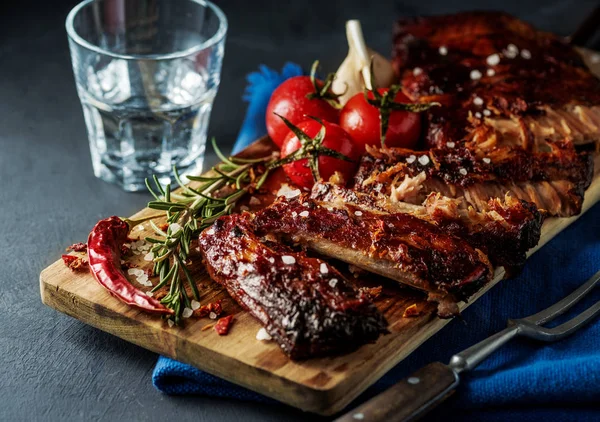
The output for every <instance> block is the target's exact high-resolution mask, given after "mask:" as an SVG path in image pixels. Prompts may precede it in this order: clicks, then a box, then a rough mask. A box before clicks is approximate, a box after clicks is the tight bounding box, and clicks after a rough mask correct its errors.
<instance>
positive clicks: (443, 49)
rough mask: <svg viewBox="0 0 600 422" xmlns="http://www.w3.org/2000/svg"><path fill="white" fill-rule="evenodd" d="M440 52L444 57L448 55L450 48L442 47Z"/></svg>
mask: <svg viewBox="0 0 600 422" xmlns="http://www.w3.org/2000/svg"><path fill="white" fill-rule="evenodd" d="M438 52H439V53H440V54H441V55H442V56H445V55H446V54H448V48H447V47H446V46H445V45H442V46H441V47H440V48H439V49H438Z"/></svg>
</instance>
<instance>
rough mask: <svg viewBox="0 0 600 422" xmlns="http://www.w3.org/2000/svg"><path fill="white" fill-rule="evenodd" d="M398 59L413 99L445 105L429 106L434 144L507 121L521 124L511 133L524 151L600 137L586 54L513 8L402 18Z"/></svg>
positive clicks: (594, 82) (599, 96)
mask: <svg viewBox="0 0 600 422" xmlns="http://www.w3.org/2000/svg"><path fill="white" fill-rule="evenodd" d="M393 62H394V63H393V64H394V68H395V70H396V73H397V74H398V76H399V77H400V79H401V82H402V86H403V87H404V88H403V89H404V91H405V93H406V94H407V95H409V96H410V97H411V98H412V99H414V100H418V99H422V100H427V101H430V100H438V101H440V102H441V103H443V104H445V105H447V107H442V108H437V109H433V110H432V111H431V113H428V129H427V132H426V139H427V141H428V144H429V146H438V147H443V146H444V145H445V144H446V142H448V141H451V142H456V141H459V140H462V139H469V138H470V137H471V136H472V133H473V131H475V130H476V129H477V128H481V127H487V128H492V129H494V130H495V129H497V128H498V127H500V126H503V125H509V126H513V127H514V128H515V129H516V131H513V133H516V134H517V137H516V138H514V139H512V140H511V139H510V137H508V138H509V139H508V140H509V141H510V142H512V143H515V141H517V142H516V143H517V144H519V145H521V146H522V147H523V148H524V149H526V150H529V149H530V147H531V144H532V142H531V141H534V142H535V141H537V140H541V139H547V138H550V139H553V140H560V139H563V138H565V137H567V138H569V139H570V140H571V141H573V142H575V143H577V144H584V143H591V142H598V140H600V131H599V130H598V129H599V128H600V107H598V106H599V105H600V82H599V81H598V79H597V78H596V77H595V76H594V75H593V74H592V73H591V72H590V71H589V69H588V68H587V67H586V65H585V63H584V61H583V59H582V57H581V56H580V54H579V53H578V52H577V51H576V50H575V49H574V48H573V47H572V46H570V45H568V43H567V42H566V40H564V39H562V38H559V37H557V36H555V35H553V34H549V33H545V32H541V31H537V30H536V29H534V28H533V27H532V26H531V25H529V24H527V23H525V22H523V21H520V20H519V19H517V18H515V17H513V16H510V15H508V14H505V13H499V12H467V13H458V14H455V15H447V16H431V17H422V18H409V19H401V20H400V21H398V22H397V24H396V26H395V28H394V51H393ZM415 69H418V71H415ZM497 134H498V135H499V136H500V138H502V137H504V135H505V133H503V131H502V130H499V131H497Z"/></svg>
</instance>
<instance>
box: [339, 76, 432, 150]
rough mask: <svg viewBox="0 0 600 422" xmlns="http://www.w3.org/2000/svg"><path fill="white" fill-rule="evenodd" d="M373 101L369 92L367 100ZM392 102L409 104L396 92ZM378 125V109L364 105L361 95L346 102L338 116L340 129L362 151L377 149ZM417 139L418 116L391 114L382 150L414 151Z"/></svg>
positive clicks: (419, 129) (418, 134) (381, 89)
mask: <svg viewBox="0 0 600 422" xmlns="http://www.w3.org/2000/svg"><path fill="white" fill-rule="evenodd" d="M378 91H379V93H381V94H383V93H384V92H387V91H388V88H380V89H378ZM373 98H374V97H373V93H372V92H369V99H373ZM394 102H397V103H410V102H411V101H410V99H409V98H408V97H407V96H406V95H404V94H403V93H402V92H398V93H397V94H396V97H395V98H394ZM380 122H381V117H380V111H379V109H378V108H377V107H375V106H373V105H371V104H369V103H367V101H366V100H365V97H364V94H363V93H358V94H356V95H355V96H353V97H352V98H350V100H349V101H348V102H347V103H346V105H345V106H344V108H343V109H342V112H341V113H340V126H341V127H342V128H343V129H344V130H345V131H346V132H348V134H349V135H350V136H351V137H352V139H353V140H354V142H355V143H356V144H357V145H359V146H361V148H362V151H364V150H365V145H381V129H380ZM420 136H421V116H419V114H418V113H412V112H409V111H394V110H392V112H391V113H390V117H389V124H388V129H387V132H386V135H385V145H386V146H388V147H402V148H414V147H415V145H416V144H417V142H418V141H419V137H420Z"/></svg>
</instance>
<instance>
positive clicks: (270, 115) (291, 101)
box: [266, 76, 340, 148]
mask: <svg viewBox="0 0 600 422" xmlns="http://www.w3.org/2000/svg"><path fill="white" fill-rule="evenodd" d="M316 83H317V86H318V87H322V86H323V81H320V80H318V79H317V80H316ZM315 92H316V89H315V86H314V85H313V83H312V81H311V80H310V77H309V76H295V77H293V78H290V79H288V80H287V81H285V82H284V83H282V84H281V85H279V86H278V87H277V89H276V90H275V91H273V94H272V95H271V99H270V101H269V105H268V106H267V118H266V121H267V122H266V123H267V132H268V133H269V136H270V137H271V139H272V140H273V142H275V143H276V144H277V146H278V147H280V148H281V145H282V144H283V140H284V139H285V137H286V136H287V134H288V133H290V130H289V128H288V127H287V126H286V125H285V123H283V121H282V120H281V118H279V117H278V116H276V115H275V114H274V113H277V114H279V115H281V116H283V117H285V118H286V119H288V120H289V121H290V122H292V123H293V124H295V125H297V124H298V123H300V122H301V121H303V120H305V119H306V116H313V117H318V118H320V119H321V120H324V121H327V122H332V123H337V122H338V119H339V114H340V112H339V110H337V109H336V108H335V107H333V106H332V105H331V104H329V103H328V102H327V101H326V100H325V99H323V98H312V99H310V98H308V96H310V94H313V93H315ZM330 95H331V96H332V97H333V94H330Z"/></svg>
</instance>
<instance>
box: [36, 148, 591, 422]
mask: <svg viewBox="0 0 600 422" xmlns="http://www.w3.org/2000/svg"><path fill="white" fill-rule="evenodd" d="M270 148H272V144H271V142H270V141H269V140H267V139H263V140H261V141H259V142H257V143H255V144H253V145H251V146H250V147H249V148H248V149H246V150H245V151H244V155H252V156H262V155H263V154H264V153H266V152H268V151H269V150H270ZM596 161H597V164H598V160H596ZM596 176H597V174H596ZM598 200H600V178H599V177H595V178H594V181H593V183H592V185H591V186H590V188H589V189H588V191H587V193H586V198H585V202H584V205H583V210H584V212H585V211H587V210H588V209H589V208H590V207H591V206H592V205H593V204H595V203H596V202H597V201H598ZM153 213H155V211H151V210H148V209H144V210H142V211H140V212H139V213H137V214H135V216H134V217H142V216H146V215H151V214H153ZM576 219H577V216H576V217H571V218H562V219H556V218H554V219H549V220H547V221H546V222H545V224H544V227H543V231H542V238H541V241H540V243H539V245H538V246H537V247H536V248H534V249H533V250H532V251H530V254H532V253H534V252H535V251H536V250H538V249H539V248H541V247H542V246H543V245H544V244H546V243H547V242H548V241H549V240H550V239H552V238H553V237H554V236H555V235H556V234H558V233H559V232H560V231H561V230H563V229H564V228H565V227H567V226H568V225H569V224H571V223H572V222H573V221H575V220H576ZM146 235H151V233H150V231H139V230H134V231H133V233H132V237H137V236H141V237H143V236H146ZM142 256H143V255H140V256H137V257H134V258H137V259H138V261H139V264H140V265H143V264H146V266H148V264H149V263H147V262H144V261H143V260H142ZM191 258H192V260H193V261H194V266H193V268H194V272H193V273H194V276H195V277H196V278H197V279H198V280H199V285H200V292H201V295H202V300H201V302H202V303H203V304H206V303H210V302H213V301H215V300H218V299H222V300H223V307H224V311H225V313H226V314H234V315H235V322H234V324H233V326H232V329H231V331H230V333H229V335H227V336H219V335H217V334H216V332H215V331H214V330H213V329H205V330H203V328H205V327H206V326H207V325H209V324H212V323H214V321H213V320H210V319H208V318H202V319H196V318H190V319H187V320H185V323H184V324H183V325H182V326H181V327H169V326H168V325H167V324H166V323H165V321H164V320H162V319H160V318H158V317H156V316H153V315H148V314H145V313H143V312H141V311H138V310H136V309H133V308H130V307H128V306H127V305H125V304H122V303H121V302H119V301H118V300H117V299H115V298H113V297H112V296H110V295H109V294H108V293H107V292H106V290H104V289H103V288H102V287H101V286H100V285H98V284H97V283H96V282H95V281H94V279H93V278H92V276H91V275H90V274H88V273H73V272H71V271H70V270H69V269H68V268H67V267H66V266H65V265H64V264H63V263H62V261H61V260H59V261H56V262H55V263H54V264H52V265H50V266H49V267H48V268H46V269H45V270H43V271H42V273H41V275H40V289H41V297H42V301H43V302H44V303H45V304H46V305H48V306H50V307H52V308H55V309H57V310H58V311H60V312H63V313H65V314H68V315H71V316H73V317H75V318H77V319H79V320H81V321H83V322H85V323H87V324H89V325H92V326H94V327H97V328H99V329H101V330H103V331H106V332H108V333H111V334H113V335H116V336H118V337H121V338H123V339H125V340H127V341H130V342H132V343H135V344H137V345H139V346H142V347H144V348H146V349H149V350H151V351H154V352H157V353H160V354H163V355H166V356H169V357H172V358H174V359H177V360H179V361H182V362H186V363H189V364H192V365H194V366H196V367H198V368H200V369H202V370H205V371H207V372H209V373H211V374H214V375H217V376H219V377H222V378H224V379H226V380H229V381H231V382H234V383H236V384H239V385H242V386H244V387H247V388H249V389H252V390H254V391H257V392H259V393H262V394H264V395H266V396H269V397H272V398H274V399H276V400H279V401H282V402H284V403H287V404H290V405H292V406H295V407H298V408H300V409H303V410H306V411H310V412H315V413H320V414H325V415H329V414H333V413H335V412H337V411H339V410H341V409H343V408H344V407H345V406H346V405H347V404H348V403H350V402H351V401H352V400H353V399H354V398H356V397H357V396H358V395H359V394H360V393H361V392H363V391H364V390H365V389H366V388H367V387H369V386H370V385H371V384H373V383H374V382H375V381H376V380H377V379H379V378H380V377H381V376H382V375H383V374H385V373H386V372H387V371H388V370H389V369H391V368H392V367H393V366H395V365H396V364H398V362H400V361H402V360H403V359H404V358H405V357H406V356H407V355H409V354H410V353H411V352H413V351H414V350H415V349H416V348H417V347H418V346H419V345H421V344H422V343H423V342H424V341H425V340H427V339H428V338H429V337H431V336H432V335H434V334H435V333H436V332H437V331H439V330H440V329H442V328H443V327H444V326H445V325H446V324H447V323H448V322H449V320H441V319H438V318H436V317H434V316H433V315H432V313H431V311H432V305H431V304H429V303H427V302H426V301H425V299H424V297H423V296H422V295H421V294H419V293H417V292H414V291H411V290H409V289H405V288H401V287H398V286H397V285H396V284H394V283H389V282H385V281H382V283H381V284H383V286H384V290H383V293H382V295H381V296H380V297H379V298H378V299H377V301H376V305H377V306H378V308H379V309H380V310H381V311H382V312H383V313H384V315H385V317H386V318H387V320H388V321H389V323H390V331H391V333H390V334H389V335H385V336H382V337H381V338H380V339H379V340H378V341H377V342H376V343H374V344H369V345H366V346H363V347H361V348H360V349H358V350H357V351H355V352H353V353H350V354H347V355H343V356H337V357H329V358H319V359H312V360H307V361H304V362H293V361H291V360H290V359H288V358H287V357H286V356H285V355H284V354H283V353H282V352H281V351H280V349H279V347H278V346H277V344H275V343H274V342H264V341H259V340H256V338H255V336H256V333H257V331H258V330H259V328H260V325H259V323H258V322H257V321H256V320H254V318H253V317H251V316H250V315H249V314H248V313H246V312H245V311H243V310H242V309H241V308H240V307H239V306H238V305H237V304H236V303H235V302H233V300H232V299H230V298H229V296H228V295H227V293H226V292H225V290H224V289H223V288H222V287H220V286H219V285H217V284H216V283H214V282H212V281H211V280H210V279H208V278H207V277H206V275H205V274H204V272H203V269H202V266H201V264H200V259H199V255H198V254H196V255H195V256H192V257H191ZM503 275H504V271H503V269H497V270H496V273H495V276H494V278H493V281H492V282H491V283H489V284H488V285H487V286H485V287H484V288H483V289H482V290H481V291H479V292H478V293H477V294H476V295H475V296H474V297H472V298H471V301H470V303H473V302H475V301H476V300H477V299H478V298H479V297H480V296H481V295H483V294H485V292H486V291H487V290H489V289H491V288H492V287H493V286H494V285H495V284H496V283H498V282H499V281H500V280H501V279H502V278H503ZM470 303H469V304H470ZM413 304H417V308H418V309H419V310H421V312H422V315H420V316H417V317H411V318H405V317H403V313H404V311H405V309H406V308H407V307H408V306H410V305H413ZM469 304H466V303H462V304H461V305H460V307H461V309H465V308H466V307H467V306H468V305H469Z"/></svg>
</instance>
